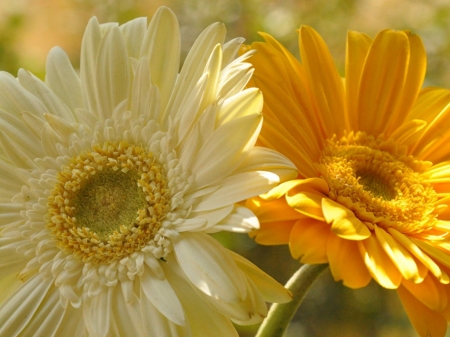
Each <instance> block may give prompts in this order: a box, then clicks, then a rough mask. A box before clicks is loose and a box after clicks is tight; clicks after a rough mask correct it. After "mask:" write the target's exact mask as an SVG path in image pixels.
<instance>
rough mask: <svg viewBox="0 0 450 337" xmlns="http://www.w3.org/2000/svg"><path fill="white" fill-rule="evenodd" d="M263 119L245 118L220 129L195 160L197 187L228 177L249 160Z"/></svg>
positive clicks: (251, 116)
mask: <svg viewBox="0 0 450 337" xmlns="http://www.w3.org/2000/svg"><path fill="white" fill-rule="evenodd" d="M261 123H262V118H261V115H259V114H256V115H250V116H245V117H241V118H238V119H235V120H232V121H230V122H229V123H226V124H225V125H222V126H220V127H219V128H218V129H216V130H215V131H214V133H213V134H212V135H211V136H210V137H209V138H208V139H207V140H206V141H205V143H204V144H203V146H202V148H201V149H200V151H199V152H198V154H197V156H196V158H195V159H194V160H193V162H192V165H191V167H190V170H191V171H192V172H194V173H195V185H196V186H198V187H202V186H207V185H210V184H212V183H215V182H217V181H219V180H220V179H222V178H223V177H226V176H228V175H229V174H230V173H231V172H233V171H234V170H235V169H236V168H237V167H238V166H239V165H240V164H241V163H242V162H243V161H244V159H245V157H246V156H247V154H248V152H249V150H250V149H251V148H252V147H253V145H254V143H255V141H256V138H257V136H258V133H259V129H260V128H261Z"/></svg>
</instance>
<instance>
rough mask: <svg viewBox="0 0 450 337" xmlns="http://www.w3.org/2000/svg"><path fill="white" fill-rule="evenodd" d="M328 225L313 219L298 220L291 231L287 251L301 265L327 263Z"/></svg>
mask: <svg viewBox="0 0 450 337" xmlns="http://www.w3.org/2000/svg"><path fill="white" fill-rule="evenodd" d="M329 232H330V225H328V224H326V223H324V222H322V221H318V220H315V219H308V218H307V219H301V220H298V221H297V222H296V223H295V225H294V227H293V228H292V230H291V235H290V237H289V249H290V251H291V255H292V257H293V258H294V259H296V260H299V261H300V262H301V263H308V264H318V263H327V262H328V257H327V238H328V233H329Z"/></svg>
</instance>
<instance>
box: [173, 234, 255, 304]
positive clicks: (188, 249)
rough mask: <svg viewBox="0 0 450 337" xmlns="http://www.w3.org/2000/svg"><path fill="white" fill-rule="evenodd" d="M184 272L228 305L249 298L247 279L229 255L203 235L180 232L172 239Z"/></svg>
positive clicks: (203, 290) (202, 288) (205, 291)
mask: <svg viewBox="0 0 450 337" xmlns="http://www.w3.org/2000/svg"><path fill="white" fill-rule="evenodd" d="M173 244H174V249H175V253H176V257H177V260H178V262H179V264H180V267H181V269H182V270H183V272H184V273H185V275H186V276H187V278H188V279H189V281H191V282H192V284H193V285H195V286H196V287H197V288H198V289H200V290H201V291H202V292H204V293H205V294H207V295H209V296H211V297H213V298H216V299H220V300H223V301H228V302H237V301H241V300H242V299H244V298H245V297H246V295H247V294H246V287H245V280H244V278H243V275H242V274H241V272H240V270H239V269H238V268H237V266H236V264H235V263H234V261H233V259H232V258H231V257H230V255H229V254H228V252H227V251H226V250H225V249H224V248H223V247H222V246H221V245H220V244H219V243H218V242H217V241H216V240H214V239H213V238H211V237H210V236H209V235H207V234H203V233H189V232H187V233H181V234H180V235H179V236H178V237H177V238H176V239H174V240H173Z"/></svg>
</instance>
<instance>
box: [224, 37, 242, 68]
mask: <svg viewBox="0 0 450 337" xmlns="http://www.w3.org/2000/svg"><path fill="white" fill-rule="evenodd" d="M244 41H245V39H244V38H243V37H236V38H234V39H232V40H230V41H228V42H227V43H225V44H224V45H223V48H222V49H223V65H224V66H226V65H228V64H229V63H230V62H231V61H233V60H234V59H235V57H236V55H237V53H238V51H239V49H240V48H241V45H242V44H243V43H244Z"/></svg>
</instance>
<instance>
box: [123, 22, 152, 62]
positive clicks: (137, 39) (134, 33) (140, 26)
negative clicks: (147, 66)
mask: <svg viewBox="0 0 450 337" xmlns="http://www.w3.org/2000/svg"><path fill="white" fill-rule="evenodd" d="M119 28H120V31H121V32H122V34H123V36H124V38H125V41H126V42H127V49H128V55H129V56H130V57H133V58H135V59H139V57H140V52H141V45H142V41H143V40H144V34H145V31H146V29H147V18H145V17H142V18H137V19H134V20H131V21H128V22H126V23H124V24H123V25H121V26H120V27H119Z"/></svg>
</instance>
